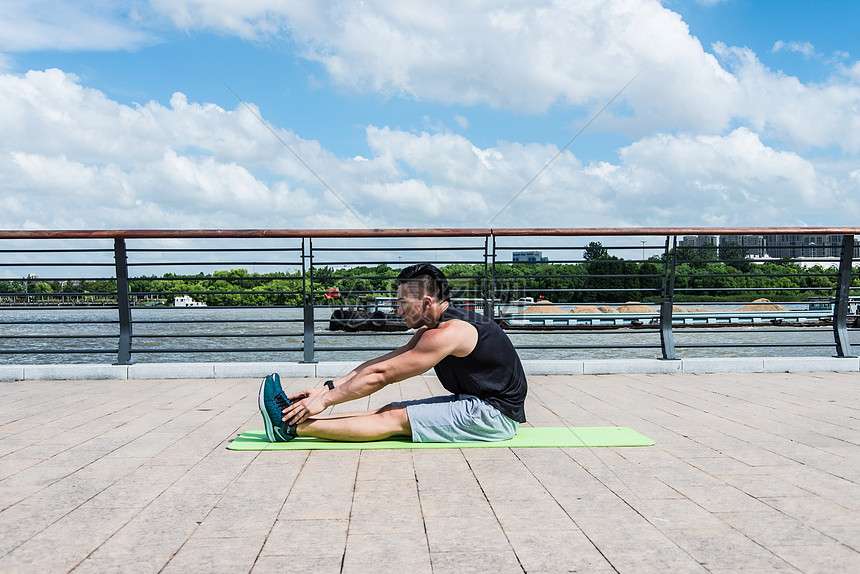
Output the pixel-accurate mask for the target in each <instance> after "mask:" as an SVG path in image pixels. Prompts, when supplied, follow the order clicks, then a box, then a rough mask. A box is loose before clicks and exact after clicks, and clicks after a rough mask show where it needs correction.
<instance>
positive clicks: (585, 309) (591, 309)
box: [570, 305, 600, 313]
mask: <svg viewBox="0 0 860 574" xmlns="http://www.w3.org/2000/svg"><path fill="white" fill-rule="evenodd" d="M570 312H571V313H600V309H598V308H597V307H595V306H594V305H579V306H578V307H574V308H573V309H571V310H570Z"/></svg>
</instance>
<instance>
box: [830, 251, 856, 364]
mask: <svg viewBox="0 0 860 574" xmlns="http://www.w3.org/2000/svg"><path fill="white" fill-rule="evenodd" d="M853 263H854V236H853V235H843V236H842V257H841V258H840V260H839V280H838V282H837V284H836V300H835V302H834V304H833V335H834V337H835V339H836V356H837V357H853V356H854V354H853V353H852V350H851V341H850V339H849V338H848V299H849V298H850V296H851V273H852V271H853V269H852V265H853Z"/></svg>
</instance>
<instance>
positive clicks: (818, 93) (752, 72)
mask: <svg viewBox="0 0 860 574" xmlns="http://www.w3.org/2000/svg"><path fill="white" fill-rule="evenodd" d="M715 50H716V51H717V53H718V54H719V55H720V57H721V58H722V59H723V61H725V62H726V64H727V65H728V66H729V67H730V68H731V70H732V71H733V72H734V74H735V76H736V77H737V80H738V81H737V87H736V88H735V90H734V98H735V103H734V107H735V108H736V111H735V115H736V116H737V118H738V119H739V120H742V121H745V122H747V123H748V125H749V127H750V128H751V129H754V130H756V131H761V132H763V133H766V134H767V135H768V136H769V137H777V138H780V139H782V140H783V141H786V142H788V143H789V144H793V145H796V146H801V147H828V146H832V145H836V146H839V147H841V148H842V149H843V150H845V151H847V152H849V153H857V152H858V151H860V82H858V78H857V77H855V76H852V75H851V70H852V69H848V70H847V72H846V74H845V75H844V76H843V77H840V78H833V79H831V80H830V81H828V82H826V83H822V84H811V83H810V84H804V83H802V82H800V81H799V80H798V79H797V78H795V77H792V76H786V75H783V74H775V73H773V72H771V71H770V70H768V69H767V68H766V67H765V66H764V65H763V64H762V63H761V62H760V61H759V59H758V58H757V57H756V56H755V54H754V53H753V52H752V51H751V50H749V49H748V48H732V47H728V46H725V45H722V44H717V45H716V46H715ZM855 69H856V64H855Z"/></svg>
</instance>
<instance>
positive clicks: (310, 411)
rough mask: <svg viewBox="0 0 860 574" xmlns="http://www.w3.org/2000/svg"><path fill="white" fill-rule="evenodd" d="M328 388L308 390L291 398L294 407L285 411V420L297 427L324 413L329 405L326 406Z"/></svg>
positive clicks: (291, 406) (289, 407)
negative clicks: (308, 419)
mask: <svg viewBox="0 0 860 574" xmlns="http://www.w3.org/2000/svg"><path fill="white" fill-rule="evenodd" d="M326 392H328V389H327V388H326V387H321V388H316V389H308V390H306V391H302V392H300V393H297V394H295V395H293V396H291V397H289V399H290V402H291V403H293V404H292V405H290V406H288V407H287V408H285V409H284V410H283V413H284V418H283V419H281V420H284V421H286V422H287V424H291V425H297V424H299V423H300V422H302V421H304V420H306V419H307V418H308V417H312V416H314V415H318V414H320V413H321V412H323V411H324V410H325V409H326V407H327V406H328V405H326V404H325V394H326Z"/></svg>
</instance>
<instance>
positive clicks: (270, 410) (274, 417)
mask: <svg viewBox="0 0 860 574" xmlns="http://www.w3.org/2000/svg"><path fill="white" fill-rule="evenodd" d="M259 404H260V413H261V414H262V415H263V425H264V426H265V427H266V437H268V439H269V442H286V441H288V440H293V438H295V434H294V433H295V431H293V433H290V431H291V430H292V429H290V426H291V425H287V424H286V423H285V422H283V421H282V420H281V419H282V418H283V416H284V415H283V412H282V411H283V410H284V409H285V408H287V407H288V406H290V405H291V404H292V403H291V402H290V399H288V398H287V395H286V393H284V389H282V388H281V377H280V376H278V373H272V374H271V375H269V376H268V377H266V378H265V379H263V384H262V385H260V398H259Z"/></svg>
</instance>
